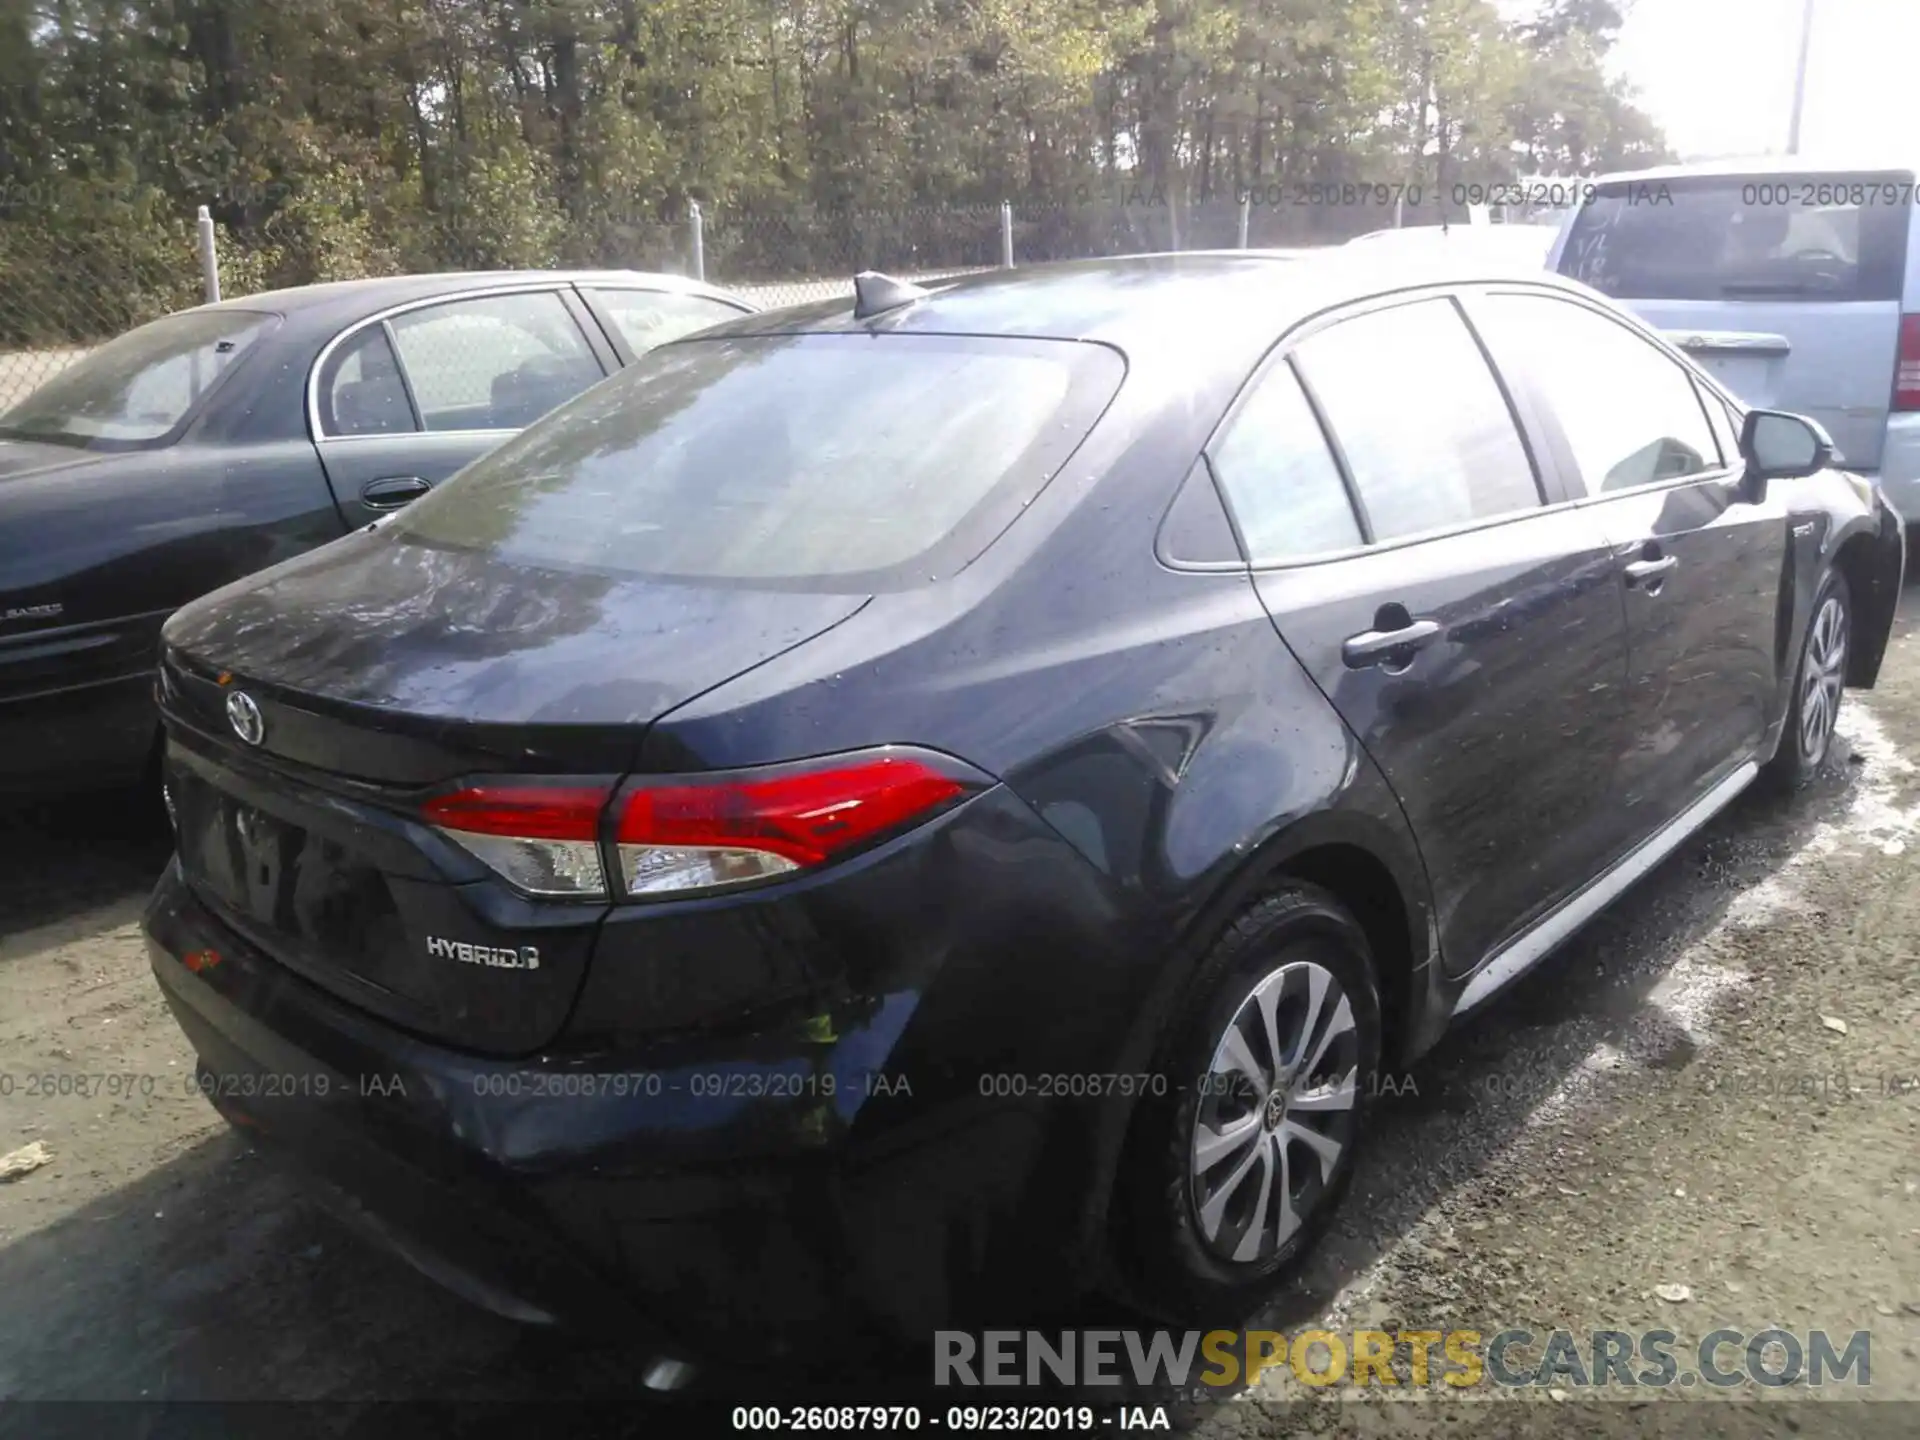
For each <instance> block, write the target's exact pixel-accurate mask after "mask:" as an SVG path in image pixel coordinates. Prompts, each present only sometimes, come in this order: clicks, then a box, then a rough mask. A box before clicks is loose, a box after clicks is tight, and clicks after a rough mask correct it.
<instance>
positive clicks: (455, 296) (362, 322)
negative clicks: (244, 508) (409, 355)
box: [307, 279, 608, 444]
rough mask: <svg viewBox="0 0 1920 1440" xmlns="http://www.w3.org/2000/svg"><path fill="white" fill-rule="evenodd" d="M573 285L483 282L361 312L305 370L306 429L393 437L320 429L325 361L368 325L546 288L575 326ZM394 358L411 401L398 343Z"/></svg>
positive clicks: (322, 437) (321, 434) (325, 435)
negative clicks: (569, 294)
mask: <svg viewBox="0 0 1920 1440" xmlns="http://www.w3.org/2000/svg"><path fill="white" fill-rule="evenodd" d="M573 288H575V287H574V284H573V282H572V281H570V280H559V281H556V280H552V279H546V280H529V281H525V282H523V283H519V284H511V285H486V286H482V287H480V288H478V289H474V290H454V291H450V292H448V293H447V294H444V295H429V296H427V297H426V298H424V299H415V300H403V301H401V302H400V303H399V304H398V305H389V306H388V307H387V308H386V309H384V310H380V311H377V312H376V313H374V314H372V315H365V316H362V317H361V318H360V319H358V320H355V321H354V322H353V323H352V324H350V325H349V326H347V328H346V329H344V330H342V331H341V332H340V333H339V334H337V335H335V336H334V337H333V338H332V339H331V340H329V341H328V342H327V343H326V344H325V345H323V346H321V347H320V353H319V354H318V355H316V356H314V358H313V365H312V366H311V367H310V368H309V369H308V371H307V433H308V434H309V435H310V436H312V437H313V441H314V443H315V444H319V443H320V442H321V441H326V442H328V443H331V444H337V443H339V442H340V441H343V440H392V439H393V438H394V437H393V436H392V435H390V434H389V435H334V434H331V433H329V432H328V431H326V430H324V429H322V428H321V426H320V372H321V371H322V370H324V369H325V368H326V364H327V361H328V360H329V359H331V358H332V356H333V352H334V351H335V350H338V349H339V348H340V347H341V346H342V345H343V344H345V343H346V342H347V341H348V340H350V339H352V338H353V337H354V336H355V335H358V334H359V333H360V332H361V331H362V330H365V329H366V328H367V327H368V326H370V325H385V324H386V323H387V322H388V321H390V320H392V319H393V317H394V316H396V315H407V314H411V313H412V312H413V311H415V310H427V309H431V308H432V307H433V306H435V305H451V304H457V303H458V302H460V301H462V300H486V299H491V298H492V297H494V296H498V295H533V294H539V293H541V292H545V293H547V294H549V295H552V296H554V297H555V298H556V299H559V300H560V303H561V309H562V310H564V311H565V313H566V317H567V319H568V320H570V321H572V322H573V325H574V328H575V329H578V328H579V325H580V322H579V321H577V320H574V318H573V312H572V311H571V310H566V301H565V299H564V298H562V296H563V292H565V291H567V290H571V289H573ZM580 340H581V343H582V344H584V345H586V346H587V353H588V354H590V355H592V354H593V346H592V343H591V342H590V341H589V340H588V339H587V336H586V333H585V332H584V331H582V332H581V335H580ZM390 343H391V342H390ZM393 358H394V360H395V362H396V363H397V364H398V365H399V366H400V375H401V382H402V383H403V384H405V385H406V387H407V395H408V402H409V403H412V395H413V382H412V380H411V379H410V378H409V377H408V376H407V373H406V370H407V360H406V357H405V356H404V355H402V354H401V353H400V347H399V346H398V345H397V344H395V345H394V347H393ZM593 363H594V364H596V365H598V364H599V363H600V357H599V356H597V355H594V356H593ZM607 373H608V372H606V371H602V373H601V376H600V378H601V379H603V380H604V379H606V378H607ZM416 416H417V412H416ZM408 433H410V434H414V435H499V434H505V435H518V434H519V433H520V432H519V431H518V430H505V431H501V430H493V429H487V430H429V429H427V428H426V426H425V422H424V420H422V422H421V428H420V429H418V430H414V431H410V432H408Z"/></svg>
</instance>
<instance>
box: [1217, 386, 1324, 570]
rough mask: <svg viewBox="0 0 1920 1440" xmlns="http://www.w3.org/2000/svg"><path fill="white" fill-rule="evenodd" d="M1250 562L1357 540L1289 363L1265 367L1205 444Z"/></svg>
mask: <svg viewBox="0 0 1920 1440" xmlns="http://www.w3.org/2000/svg"><path fill="white" fill-rule="evenodd" d="M1208 453H1209V455H1210V456H1211V457H1212V460H1213V467H1214V473H1215V474H1217V475H1218V476H1219V477H1220V486H1221V488H1222V489H1223V490H1224V491H1225V492H1226V495H1227V503H1228V504H1229V505H1231V506H1232V507H1233V518H1234V520H1235V521H1236V522H1237V523H1238V524H1239V526H1240V535H1241V538H1242V540H1243V541H1244V542H1245V544H1246V547H1247V558H1248V559H1250V560H1251V561H1252V562H1253V563H1254V564H1256V565H1259V564H1262V563H1270V562H1273V561H1276V560H1287V559H1293V558H1297V557H1299V556H1302V555H1313V554H1324V553H1326V552H1327V551H1329V550H1346V549H1350V548H1351V547H1353V546H1355V545H1358V544H1360V543H1361V534H1360V522H1359V520H1358V519H1357V518H1356V517H1355V516H1354V513H1353V505H1352V502H1351V501H1349V500H1348V498H1347V487H1346V486H1345V485H1344V484H1343V483H1342V482H1341V479H1340V470H1339V467H1338V466H1337V465H1335V464H1334V459H1333V452H1332V451H1330V450H1329V449H1328V448H1327V438H1326V436H1325V435H1323V434H1322V433H1321V430H1320V422H1319V421H1318V420H1316V419H1315V418H1314V415H1313V409H1312V407H1311V406H1309V405H1308V404H1307V397H1306V395H1305V394H1304V393H1303V392H1302V391H1301V389H1300V381H1299V379H1298V378H1297V377H1296V376H1295V375H1294V373H1293V367H1292V366H1291V365H1288V364H1286V363H1285V362H1282V363H1280V364H1278V365H1274V366H1272V367H1271V368H1269V369H1268V370H1267V372H1266V373H1265V374H1264V375H1262V376H1261V377H1260V378H1259V379H1258V380H1256V381H1255V382H1254V384H1253V387H1252V388H1251V389H1250V390H1249V391H1248V392H1247V394H1246V396H1245V397H1244V398H1243V399H1242V400H1241V402H1240V405H1239V408H1238V409H1236V410H1235V411H1234V413H1233V418H1232V419H1231V420H1229V421H1228V422H1227V428H1226V431H1225V433H1224V434H1222V435H1220V436H1219V437H1217V438H1216V439H1215V440H1214V442H1213V444H1212V445H1211V446H1210V447H1208Z"/></svg>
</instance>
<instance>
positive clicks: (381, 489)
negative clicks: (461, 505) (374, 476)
mask: <svg viewBox="0 0 1920 1440" xmlns="http://www.w3.org/2000/svg"><path fill="white" fill-rule="evenodd" d="M432 488H433V485H432V483H431V482H430V481H427V480H423V479H421V478H420V477H419V476H418V475H386V476H382V477H381V478H380V479H378V480H369V481H368V482H367V483H366V484H364V485H362V486H361V487H360V503H361V504H362V505H364V506H366V507H367V508H368V509H369V510H398V509H399V508H400V507H401V506H402V505H404V504H406V503H407V502H408V501H409V500H418V499H419V498H420V497H421V496H422V495H424V494H426V493H427V491H429V490H431V489H432Z"/></svg>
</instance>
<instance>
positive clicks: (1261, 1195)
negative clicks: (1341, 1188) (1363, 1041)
mask: <svg viewBox="0 0 1920 1440" xmlns="http://www.w3.org/2000/svg"><path fill="white" fill-rule="evenodd" d="M1359 1061H1360V1033H1359V1030H1358V1029H1357V1028H1356V1026H1355V1024H1354V1016H1353V1007H1352V1005H1351V1004H1350V1003H1349V1002H1348V999H1347V995H1346V992H1345V991H1344V990H1343V989H1342V988H1341V986H1340V982H1339V981H1338V980H1337V979H1335V977H1334V975H1333V972H1332V971H1330V970H1328V969H1327V968H1326V967H1325V966H1322V965H1318V964H1315V963H1314V962H1313V961H1311V960H1294V961H1290V962H1288V963H1287V964H1284V965H1281V966H1280V967H1279V968H1277V969H1275V970H1274V971H1272V972H1271V973H1270V974H1268V975H1267V976H1266V977H1265V978H1264V979H1262V980H1261V982H1260V983H1259V984H1258V985H1257V986H1255V987H1254V990H1253V992H1252V993H1251V994H1250V995H1248V996H1247V998H1246V999H1245V1000H1243V1001H1241V1003H1240V1007H1239V1008H1238V1009H1237V1010H1236V1011H1235V1012H1234V1014H1233V1018H1232V1019H1231V1020H1229V1021H1228V1022H1227V1026H1226V1029H1225V1030H1224V1031H1223V1032H1222V1034H1221V1036H1220V1040H1219V1043H1218V1044H1217V1045H1216V1046H1215V1047H1214V1052H1213V1059H1212V1061H1211V1062H1210V1063H1209V1065H1208V1067H1207V1073H1206V1075H1205V1077H1204V1078H1203V1079H1202V1080H1201V1082H1200V1083H1201V1087H1202V1088H1201V1095H1200V1103H1199V1105H1198V1106H1197V1107H1196V1110H1195V1114H1194V1124H1193V1138H1192V1143H1191V1147H1190V1152H1189V1153H1190V1163H1189V1170H1190V1179H1191V1194H1192V1201H1193V1210H1194V1215H1195V1218H1196V1220H1197V1222H1198V1230H1199V1234H1200V1238H1201V1240H1202V1241H1203V1242H1204V1243H1205V1245H1206V1246H1207V1248H1208V1249H1210V1250H1211V1251H1212V1252H1213V1253H1214V1254H1215V1255H1216V1256H1218V1257H1220V1258H1221V1259H1225V1260H1231V1261H1234V1262H1236V1263H1240V1264H1258V1263H1260V1262H1262V1261H1265V1260H1267V1259H1269V1258H1271V1257H1272V1256H1273V1255H1274V1254H1275V1253H1276V1252H1277V1251H1279V1250H1280V1249H1281V1247H1283V1246H1284V1245H1286V1244H1287V1243H1288V1242H1289V1241H1290V1240H1291V1239H1292V1238H1293V1236H1294V1234H1295V1233H1296V1232H1297V1231H1298V1230H1299V1229H1300V1227H1301V1225H1302V1224H1303V1223H1304V1222H1305V1220H1306V1218H1307V1216H1308V1215H1309V1214H1311V1213H1312V1211H1313V1209H1314V1207H1315V1206H1316V1205H1318V1204H1319V1202H1320V1200H1321V1198H1322V1197H1323V1196H1324V1195H1325V1194H1326V1193H1327V1190H1328V1188H1329V1186H1330V1185H1331V1183H1332V1181H1333V1178H1334V1175H1335V1173H1336V1171H1337V1170H1338V1168H1339V1166H1340V1163H1341V1161H1342V1159H1343V1157H1344V1156H1345V1155H1346V1153H1347V1150H1348V1148H1349V1147H1350V1146H1351V1144H1352V1142H1353V1133H1354V1119H1355V1112H1356V1109H1357V1107H1358V1104H1359V1099H1360V1084H1361V1078H1360V1074H1359Z"/></svg>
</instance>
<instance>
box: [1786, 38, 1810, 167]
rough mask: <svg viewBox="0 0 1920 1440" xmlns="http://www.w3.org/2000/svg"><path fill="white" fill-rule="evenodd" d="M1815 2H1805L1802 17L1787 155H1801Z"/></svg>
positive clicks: (1788, 128) (1794, 73) (1794, 74)
mask: <svg viewBox="0 0 1920 1440" xmlns="http://www.w3.org/2000/svg"><path fill="white" fill-rule="evenodd" d="M1813 5H1814V0H1805V9H1804V10H1803V11H1802V13H1801V16H1800V61H1799V64H1798V65H1797V66H1796V67H1795V69H1794V72H1793V119H1792V120H1791V121H1790V122H1788V126H1787V153H1788V154H1789V155H1798V154H1799V153H1800V114H1801V111H1803V110H1804V109H1805V108H1806V104H1807V56H1808V53H1809V52H1810V51H1811V50H1812V48H1813Z"/></svg>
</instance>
